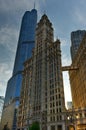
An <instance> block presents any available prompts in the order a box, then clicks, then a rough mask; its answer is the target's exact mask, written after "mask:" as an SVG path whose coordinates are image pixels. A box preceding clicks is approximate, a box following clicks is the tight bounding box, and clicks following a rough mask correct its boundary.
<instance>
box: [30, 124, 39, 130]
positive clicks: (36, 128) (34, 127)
mask: <svg viewBox="0 0 86 130" xmlns="http://www.w3.org/2000/svg"><path fill="white" fill-rule="evenodd" d="M29 130H40V126H39V122H33V123H32V125H31V127H30V128H29Z"/></svg>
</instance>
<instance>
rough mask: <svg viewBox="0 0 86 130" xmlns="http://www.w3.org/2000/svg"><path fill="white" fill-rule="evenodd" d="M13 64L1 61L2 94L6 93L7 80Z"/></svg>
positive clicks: (0, 81)
mask: <svg viewBox="0 0 86 130" xmlns="http://www.w3.org/2000/svg"><path fill="white" fill-rule="evenodd" d="M11 69H12V68H11V65H9V64H6V63H0V95H5V90H6V85H7V81H8V80H9V78H10V77H11V74H12V71H11Z"/></svg>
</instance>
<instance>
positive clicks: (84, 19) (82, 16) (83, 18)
mask: <svg viewBox="0 0 86 130" xmlns="http://www.w3.org/2000/svg"><path fill="white" fill-rule="evenodd" d="M75 19H76V20H77V22H78V23H80V24H84V25H86V13H85V12H82V11H81V10H80V9H78V8H77V9H76V10H75Z"/></svg>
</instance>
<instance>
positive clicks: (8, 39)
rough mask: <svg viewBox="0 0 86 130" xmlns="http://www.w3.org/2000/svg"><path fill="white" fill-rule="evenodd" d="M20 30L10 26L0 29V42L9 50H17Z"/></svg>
mask: <svg viewBox="0 0 86 130" xmlns="http://www.w3.org/2000/svg"><path fill="white" fill-rule="evenodd" d="M17 39H18V31H17V30H16V29H14V28H11V27H10V28H9V27H8V26H6V27H4V28H1V29H0V44H2V45H3V46H5V47H7V49H8V50H10V51H12V52H15V50H16V46H17Z"/></svg>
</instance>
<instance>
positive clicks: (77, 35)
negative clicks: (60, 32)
mask: <svg viewBox="0 0 86 130" xmlns="http://www.w3.org/2000/svg"><path fill="white" fill-rule="evenodd" d="M85 33H86V31H85V30H77V31H73V32H72V33H71V59H72V60H73V59H74V57H75V54H76V52H77V50H78V47H79V45H80V43H81V41H82V39H83V37H84V35H85Z"/></svg>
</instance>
